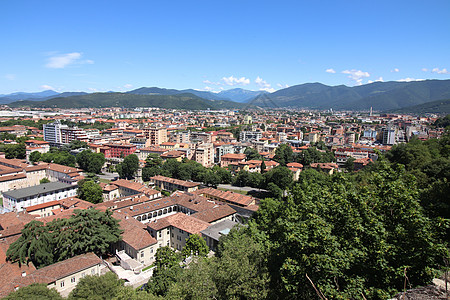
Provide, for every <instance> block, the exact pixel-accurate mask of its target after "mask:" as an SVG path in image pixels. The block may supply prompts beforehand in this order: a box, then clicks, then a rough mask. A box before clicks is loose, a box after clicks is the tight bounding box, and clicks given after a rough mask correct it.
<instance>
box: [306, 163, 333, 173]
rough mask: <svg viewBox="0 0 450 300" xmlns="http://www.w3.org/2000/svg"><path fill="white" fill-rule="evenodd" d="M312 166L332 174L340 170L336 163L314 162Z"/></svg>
mask: <svg viewBox="0 0 450 300" xmlns="http://www.w3.org/2000/svg"><path fill="white" fill-rule="evenodd" d="M310 167H311V168H313V169H316V170H318V171H322V172H325V173H328V174H330V175H333V173H334V172H338V171H339V166H338V165H337V164H336V163H312V164H311V165H310Z"/></svg>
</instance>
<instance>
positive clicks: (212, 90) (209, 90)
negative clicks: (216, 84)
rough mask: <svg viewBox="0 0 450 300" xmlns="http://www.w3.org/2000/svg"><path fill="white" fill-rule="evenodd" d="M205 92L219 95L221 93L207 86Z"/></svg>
mask: <svg viewBox="0 0 450 300" xmlns="http://www.w3.org/2000/svg"><path fill="white" fill-rule="evenodd" d="M219 89H222V90H223V88H222V87H221V88H219ZM203 90H204V91H207V92H211V93H219V92H220V91H215V90H214V89H213V88H212V87H210V86H205V87H204V88H203Z"/></svg>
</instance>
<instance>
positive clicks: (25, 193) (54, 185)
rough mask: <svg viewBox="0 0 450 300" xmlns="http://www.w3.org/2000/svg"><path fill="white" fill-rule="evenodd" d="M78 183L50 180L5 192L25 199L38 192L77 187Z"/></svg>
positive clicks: (16, 197)
mask: <svg viewBox="0 0 450 300" xmlns="http://www.w3.org/2000/svg"><path fill="white" fill-rule="evenodd" d="M76 187H77V186H76V185H71V184H67V183H63V182H48V183H43V184H39V185H35V186H30V187H26V188H23V189H18V190H12V191H7V192H3V195H4V196H8V197H10V198H14V199H23V198H27V197H31V196H35V195H38V194H45V193H49V192H54V191H57V190H62V189H68V188H76Z"/></svg>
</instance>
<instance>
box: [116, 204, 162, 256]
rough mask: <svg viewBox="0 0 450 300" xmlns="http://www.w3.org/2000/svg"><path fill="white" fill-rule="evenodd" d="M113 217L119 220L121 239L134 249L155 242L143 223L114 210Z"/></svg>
mask: <svg viewBox="0 0 450 300" xmlns="http://www.w3.org/2000/svg"><path fill="white" fill-rule="evenodd" d="M113 217H114V218H115V219H118V220H119V225H120V229H122V230H123V233H122V240H123V241H124V242H125V243H127V244H128V245H130V246H131V247H133V248H134V249H135V250H137V251H138V250H140V249H143V248H146V247H148V246H151V245H154V244H156V243H157V241H156V239H155V238H153V237H152V236H151V235H150V233H149V232H148V231H147V230H145V229H144V228H145V225H144V224H142V223H141V222H139V221H137V220H135V219H134V218H130V217H128V216H126V215H125V214H122V213H119V212H114V213H113Z"/></svg>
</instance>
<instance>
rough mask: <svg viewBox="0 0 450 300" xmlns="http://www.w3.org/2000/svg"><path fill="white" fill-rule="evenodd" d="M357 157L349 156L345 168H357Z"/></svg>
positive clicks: (352, 169)
mask: <svg viewBox="0 0 450 300" xmlns="http://www.w3.org/2000/svg"><path fill="white" fill-rule="evenodd" d="M355 160H356V159H355V158H354V157H349V158H347V161H346V162H345V164H344V168H345V169H346V170H347V171H349V172H352V171H354V170H355Z"/></svg>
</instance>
